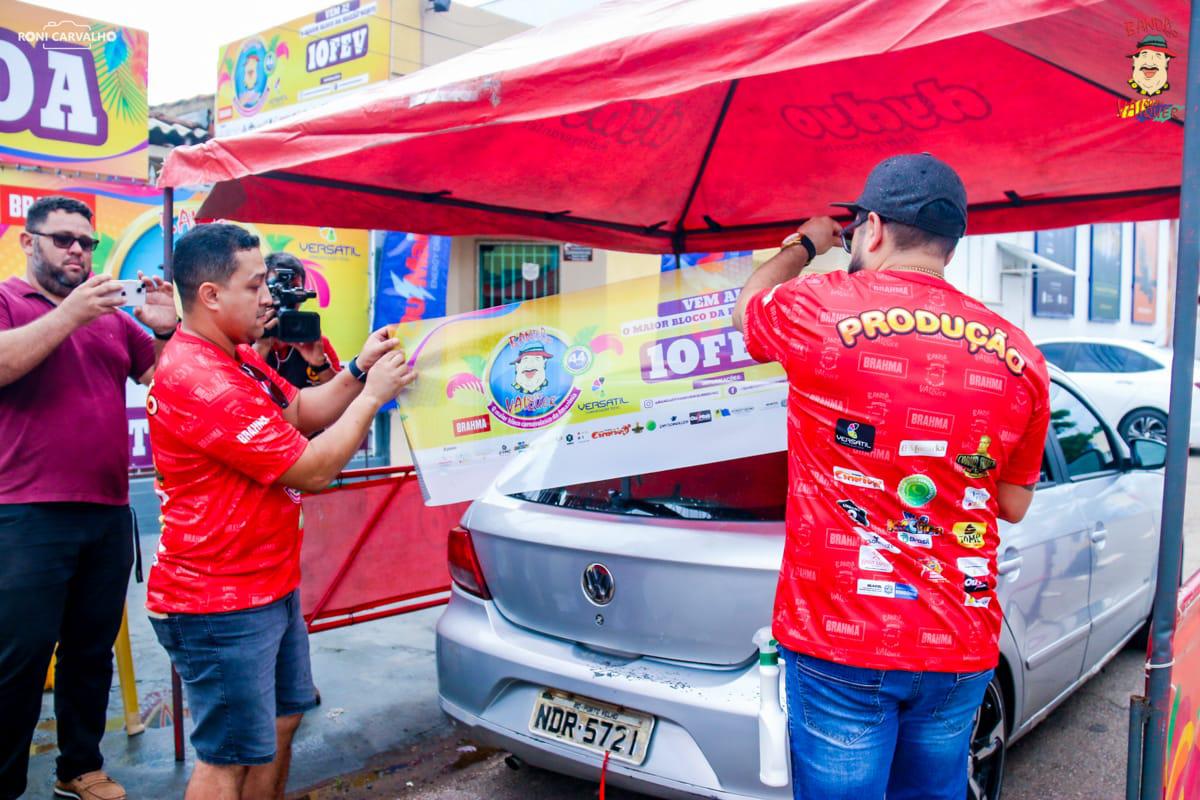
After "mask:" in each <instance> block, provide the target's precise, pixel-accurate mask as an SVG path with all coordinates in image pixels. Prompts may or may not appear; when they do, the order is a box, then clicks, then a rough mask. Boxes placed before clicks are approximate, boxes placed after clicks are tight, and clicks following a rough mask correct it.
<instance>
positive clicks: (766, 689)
mask: <svg viewBox="0 0 1200 800" xmlns="http://www.w3.org/2000/svg"><path fill="white" fill-rule="evenodd" d="M754 645H755V646H756V647H757V648H758V683H759V705H758V779H759V780H760V781H762V782H763V783H764V784H765V785H767V786H787V785H788V762H789V761H790V758H789V753H788V740H787V714H786V713H785V712H784V710H783V704H782V702H780V697H779V643H778V642H776V641H775V639H774V638H772V636H771V629H770V628H759V629H758V632H757V633H755V634H754Z"/></svg>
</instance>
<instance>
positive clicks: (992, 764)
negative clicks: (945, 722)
mask: <svg viewBox="0 0 1200 800" xmlns="http://www.w3.org/2000/svg"><path fill="white" fill-rule="evenodd" d="M1007 755H1008V708H1007V707H1006V706H1005V704H1004V687H1002V686H1001V685H1000V676H999V675H993V676H992V680H991V682H990V683H989V684H988V686H987V689H985V690H984V693H983V702H982V703H980V705H979V711H978V712H976V714H975V725H974V726H973V727H972V729H971V755H970V774H969V775H968V783H967V800H1000V790H1001V788H1002V786H1003V783H1004V760H1005V757H1006V756H1007Z"/></svg>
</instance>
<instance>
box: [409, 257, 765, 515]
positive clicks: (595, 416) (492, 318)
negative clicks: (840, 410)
mask: <svg viewBox="0 0 1200 800" xmlns="http://www.w3.org/2000/svg"><path fill="white" fill-rule="evenodd" d="M751 270H752V264H750V263H749V260H748V259H739V260H732V261H724V262H716V263H711V264H701V265H699V266H698V268H696V269H685V270H674V271H671V272H665V273H661V274H659V275H653V276H650V277H646V278H638V279H635V280H630V281H623V282H620V283H611V284H607V285H605V286H600V287H597V288H594V289H589V290H587V291H583V292H574V293H570V294H562V295H555V296H551V297H544V298H540V299H536V300H528V301H525V302H521V303H514V304H511V305H505V306H496V307H494V308H488V309H483V310H480V311H473V312H468V313H465V314H459V315H456V316H452V317H446V318H444V319H438V320H425V321H421V322H414V323H409V324H406V325H403V326H401V328H400V331H399V332H398V334H397V335H398V337H399V338H400V339H401V340H402V342H403V343H404V347H405V350H406V351H407V352H408V353H409V354H410V358H411V360H412V361H413V362H414V364H415V366H416V368H417V371H418V373H419V375H420V377H419V378H418V380H417V381H416V382H415V383H414V384H413V385H412V386H411V387H409V389H408V390H407V391H405V392H404V393H403V394H401V395H400V398H399V403H400V411H401V412H402V413H403V415H404V431H405V434H406V435H407V436H408V442H409V446H410V449H411V450H412V453H413V459H414V463H415V464H416V466H417V469H418V474H419V476H420V478H421V481H422V485H423V488H424V491H425V496H426V500H427V502H428V503H429V504H430V505H441V504H444V503H453V502H458V501H462V500H470V499H474V498H476V497H478V496H480V495H481V494H483V493H484V492H485V491H487V490H488V488H489V487H491V486H495V487H496V488H498V489H499V490H501V491H504V492H517V491H532V490H536V489H542V488H547V487H552V486H561V485H564V484H568V483H574V482H578V481H589V480H602V479H606V478H613V477H619V476H622V475H627V474H632V473H635V472H636V473H643V472H654V471H658V470H665V469H674V468H679V467H684V466H690V465H694V464H703V463H709V462H714V461H721V460H725V459H729V458H737V457H741V456H748V455H754V454H758V453H769V452H774V451H778V450H780V449H781V447H782V443H783V442H784V433H783V431H784V423H785V414H786V409H785V404H786V382H785V377H784V374H783V370H782V368H781V367H779V366H778V365H777V364H759V363H757V362H756V361H754V360H753V359H752V358H751V357H750V355H749V353H747V352H746V347H745V342H744V340H743V339H742V334H741V333H740V332H739V331H737V330H735V329H734V328H733V327H732V325H731V324H730V316H731V314H732V312H733V307H734V304H735V303H736V301H737V297H738V293H739V291H740V287H741V286H742V284H743V283H744V282H745V280H746V278H747V277H748V276H749V274H750V272H751Z"/></svg>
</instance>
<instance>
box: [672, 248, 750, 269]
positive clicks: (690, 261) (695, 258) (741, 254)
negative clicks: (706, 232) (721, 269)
mask: <svg viewBox="0 0 1200 800" xmlns="http://www.w3.org/2000/svg"><path fill="white" fill-rule="evenodd" d="M753 254H754V251H752V250H731V251H729V252H725V253H682V254H681V255H680V256H679V258H678V259H676V258H675V256H674V254H670V253H668V254H666V255H664V256H663V257H662V271H663V272H670V271H671V270H673V269H680V268H682V267H694V266H696V265H697V264H715V263H716V262H718V261H729V260H730V259H734V258H745V257H749V256H752V255H753Z"/></svg>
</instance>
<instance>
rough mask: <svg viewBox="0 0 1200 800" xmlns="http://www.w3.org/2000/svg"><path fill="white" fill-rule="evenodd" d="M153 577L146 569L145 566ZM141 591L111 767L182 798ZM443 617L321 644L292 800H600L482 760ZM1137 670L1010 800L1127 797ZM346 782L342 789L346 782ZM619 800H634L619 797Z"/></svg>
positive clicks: (1036, 735)
mask: <svg viewBox="0 0 1200 800" xmlns="http://www.w3.org/2000/svg"><path fill="white" fill-rule="evenodd" d="M1189 472H1190V480H1189V484H1190V485H1189V496H1195V497H1200V457H1197V458H1193V460H1192V464H1191V469H1190V470H1189ZM133 497H134V504H135V506H136V507H138V508H140V509H141V519H142V520H143V536H142V552H143V553H144V554H145V555H146V556H147V557H148V556H149V555H150V554H152V553H153V549H154V544H155V539H156V537H157V529H156V526H155V525H154V523H153V520H154V519H155V518H156V517H157V509H156V507H155V500H154V497H153V494H152V493H151V492H150V491H149V487H148V485H146V484H145V483H144V482H139V483H138V484H137V485H135V487H134V491H133ZM1187 531H1188V538H1189V541H1190V543H1191V546H1190V547H1189V548H1188V550H1187V564H1188V566H1187V574H1191V572H1193V571H1195V570H1196V569H1198V568H1200V502H1197V503H1190V504H1189V509H1188V517H1187ZM147 564H148V562H147ZM144 598H145V589H144V586H141V585H136V584H135V585H134V586H133V587H132V588H131V590H130V597H129V608H130V632H131V638H132V642H133V649H134V658H135V663H136V668H137V686H138V692H139V694H140V709H141V716H142V718H143V720H145V721H146V723H147V726H148V728H147V730H146V732H145V733H144V734H142V735H140V736H137V737H133V738H128V737H126V736H125V734H124V732H123V731H122V729H121V700H120V694H119V692H118V691H117V688H116V687H115V686H114V689H113V694H112V698H111V702H110V706H109V710H110V726H109V730H110V732H109V734H108V735H107V736H106V737H105V740H104V752H105V757H106V759H107V767H108V768H109V769H110V770H111V771H112V772H113V774H114V775H115V776H117V777H118V778H120V779H121V780H123V781H125V782H126V785H127V786H128V788H129V789H130V797H131V798H134V800H146V799H148V798H152V799H153V800H160V799H165V798H173V797H181V796H182V794H183V787H184V785H185V783H186V780H187V774H188V772H189V771H190V766H191V764H192V763H194V754H193V753H192V752H191V751H190V749H189V751H188V754H187V762H186V763H185V764H184V765H182V766H180V765H177V764H175V762H174V760H173V738H172V733H173V730H172V727H171V724H172V720H171V719H170V704H169V693H170V685H169V678H168V675H169V673H168V663H167V659H166V656H165V654H164V653H163V651H162V649H161V648H160V647H159V645H158V643H157V641H156V640H155V639H154V635H153V632H152V631H151V629H150V626H149V623H148V622H147V620H146V617H145V614H144V612H143V611H142V603H143V601H144ZM439 614H440V609H431V610H428V611H423V612H418V613H415V614H411V615H408V616H406V617H400V618H395V619H391V620H383V621H379V622H374V623H369V624H366V625H361V626H357V627H353V628H347V629H343V630H339V631H329V632H325V633H321V634H318V635H316V636H314V637H313V640H312V652H313V671H314V675H315V678H316V681H317V685H318V686H319V687H320V688H321V692H322V697H323V700H324V702H323V704H322V706H321V707H320V708H318V709H317V710H315V711H313V712H311V713H310V714H309V715H307V716H306V718H305V722H304V725H303V726H302V727H301V729H300V733H299V735H298V738H297V744H296V758H295V762H294V768H293V772H292V779H291V781H290V782H289V791H290V792H291V795H290V796H292V797H293V798H294V800H301V799H303V800H327V799H329V798H339V799H340V798H346V799H347V800H358V799H359V798H363V799H364V800H365V798H389V799H390V798H404V799H405V800H409V799H410V798H411V799H412V800H476V799H477V798H482V797H487V798H494V800H541V799H542V798H545V799H546V800H550V798H554V800H560V799H565V798H593V797H595V796H596V794H597V793H596V784H595V783H588V782H582V781H576V780H572V779H569V778H564V777H562V776H558V775H553V774H550V773H545V772H541V771H538V770H533V769H529V768H525V769H523V770H521V771H518V772H514V771H512V770H510V769H508V768H507V767H505V766H504V761H503V754H498V753H492V752H488V751H481V750H479V749H478V748H476V747H475V746H474V745H473V744H472V743H471V742H468V741H466V740H464V739H462V738H461V736H460V735H459V734H458V732H457V731H456V730H455V729H454V728H453V727H452V726H451V724H450V723H449V722H448V721H447V720H446V718H445V717H444V716H443V715H442V713H441V711H440V710H439V709H438V707H437V700H436V675H435V670H434V660H433V644H434V642H433V627H434V624H435V623H436V621H437V617H438V615H439ZM1141 662H1142V656H1141V654H1140V653H1137V652H1133V651H1128V650H1127V651H1126V652H1124V653H1122V654H1120V655H1119V656H1118V657H1117V659H1115V660H1114V661H1113V663H1112V664H1110V665H1109V666H1108V667H1107V668H1106V669H1105V670H1104V672H1103V673H1102V674H1101V675H1099V676H1097V677H1096V678H1095V679H1093V680H1092V681H1091V682H1090V683H1089V684H1088V685H1087V686H1085V687H1084V688H1083V689H1082V690H1081V691H1080V692H1078V693H1077V694H1076V695H1075V696H1074V697H1072V698H1071V699H1070V700H1069V701H1068V702H1067V703H1066V704H1064V705H1063V707H1062V708H1060V709H1059V710H1058V711H1057V712H1055V714H1053V715H1052V716H1051V717H1050V719H1049V720H1048V721H1047V722H1046V723H1044V724H1043V725H1042V726H1041V727H1039V728H1038V729H1037V730H1035V731H1034V732H1033V733H1032V734H1031V735H1030V736H1028V737H1026V738H1025V739H1024V740H1023V741H1021V742H1020V743H1018V744H1017V745H1016V746H1015V747H1014V749H1013V751H1012V754H1011V759H1010V762H1009V774H1008V783H1007V786H1006V791H1005V798H1007V800H1042V798H1047V797H1052V798H1056V800H1058V799H1060V798H1061V800H1071V799H1072V798H1080V799H1082V798H1087V800H1108V799H1109V798H1112V800H1119V798H1120V797H1123V785H1124V761H1125V740H1126V726H1127V720H1128V698H1129V695H1130V694H1133V693H1137V692H1140V691H1141V687H1142V676H1141ZM54 740H55V735H54V718H53V706H52V702H51V700H50V696H49V695H47V696H46V700H45V703H44V704H43V718H42V722H41V724H40V725H39V728H38V731H37V734H36V736H35V740H34V751H35V755H34V757H33V759H32V763H31V767H30V788H29V790H28V791H27V792H26V794H25V797H26V798H31V800H32V799H33V798H38V799H39V800H40V799H41V798H50V797H51V792H50V784H51V781H52V773H53V766H54V764H53V762H54ZM338 776H341V777H338ZM608 797H609V798H612V800H630V799H631V798H634V797H637V796H636V795H631V794H629V793H625V792H620V791H611V792H609V793H608Z"/></svg>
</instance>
